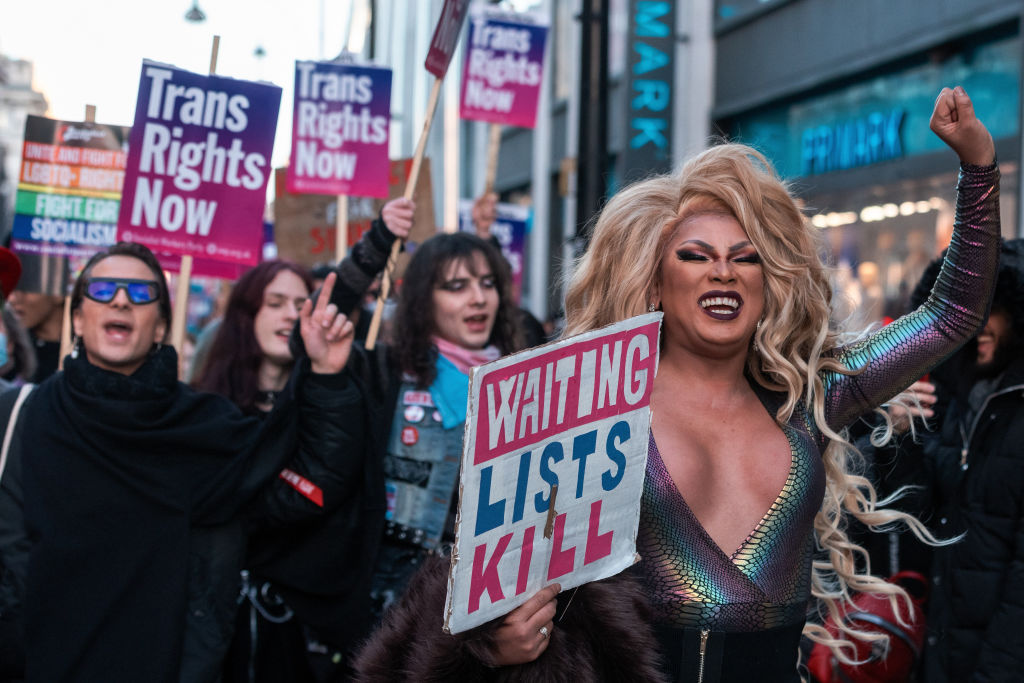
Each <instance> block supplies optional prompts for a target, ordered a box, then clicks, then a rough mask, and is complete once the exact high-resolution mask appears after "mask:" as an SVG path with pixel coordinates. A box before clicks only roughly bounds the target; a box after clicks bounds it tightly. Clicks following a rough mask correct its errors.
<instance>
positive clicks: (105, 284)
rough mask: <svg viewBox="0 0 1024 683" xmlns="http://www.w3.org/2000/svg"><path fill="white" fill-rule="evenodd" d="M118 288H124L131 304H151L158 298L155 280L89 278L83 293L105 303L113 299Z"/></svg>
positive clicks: (158, 293)
mask: <svg viewBox="0 0 1024 683" xmlns="http://www.w3.org/2000/svg"><path fill="white" fill-rule="evenodd" d="M119 289H123V290H124V293H125V294H127V295H128V300H129V301H131V302H132V303H133V304H151V303H153V302H154V301H156V300H157V299H159V298H160V288H159V287H158V286H157V283H156V280H115V279H111V278H104V277H94V278H89V280H88V281H87V282H86V285H85V295H86V296H87V297H89V298H90V299H92V300H93V301H98V302H100V303H101V304H106V303H110V302H111V301H113V300H114V297H115V296H117V290H119Z"/></svg>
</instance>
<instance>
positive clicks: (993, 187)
mask: <svg viewBox="0 0 1024 683" xmlns="http://www.w3.org/2000/svg"><path fill="white" fill-rule="evenodd" d="M931 129H932V130H933V131H934V132H935V134H936V135H938V136H939V137H940V138H941V139H942V140H943V141H944V142H945V143H946V144H947V145H949V146H950V148H952V149H953V151H954V152H956V153H957V155H958V156H959V157H960V181H959V184H958V186H957V201H956V218H955V222H954V227H953V237H952V239H951V241H950V245H949V249H948V250H947V252H946V258H945V261H944V262H943V264H942V269H941V271H940V272H939V277H938V279H937V280H936V282H935V286H934V287H933V288H932V292H931V294H930V295H929V297H928V299H927V300H926V301H925V302H924V304H922V305H921V307H920V308H918V309H917V310H916V311H913V312H911V313H909V314H907V315H905V316H903V317H901V318H899V319H898V320H896V321H895V322H893V323H892V324H890V325H888V326H886V327H884V328H882V329H881V330H879V331H878V332H875V333H874V334H872V335H870V336H869V337H868V338H867V339H865V340H864V341H861V342H859V343H857V344H853V345H851V346H849V347H846V348H844V349H842V350H841V351H840V353H839V357H840V359H841V360H842V361H843V363H844V365H845V366H846V367H848V368H851V369H862V370H861V371H860V372H859V373H858V374H855V375H841V374H838V373H827V374H826V375H825V377H824V380H825V388H826V395H827V397H828V400H827V403H826V406H825V417H826V420H827V421H828V424H829V425H830V426H831V427H832V428H834V429H839V428H842V427H844V426H846V425H847V424H849V423H850V422H851V421H852V420H854V419H855V418H857V417H858V416H860V415H863V414H864V413H866V412H868V411H869V410H871V409H872V408H874V407H875V406H877V405H879V404H880V403H882V402H883V401H885V400H887V399H888V398H890V397H892V396H894V395H896V394H898V393H899V392H901V391H902V390H903V389H905V388H907V387H908V386H910V385H911V384H912V383H913V382H914V381H915V380H917V379H918V378H919V377H921V376H922V375H924V374H925V373H927V372H929V371H930V370H931V369H932V368H933V367H935V366H936V365H938V364H939V363H940V362H942V361H943V360H945V359H946V358H947V357H948V356H949V355H950V354H952V353H953V352H954V351H956V350H957V349H958V348H960V346H961V345H963V344H964V343H965V342H967V341H968V340H969V339H971V338H972V337H974V336H975V335H976V334H977V333H978V331H979V330H980V329H981V327H982V326H983V325H984V323H985V319H986V318H987V317H988V309H989V304H990V302H991V299H992V292H993V289H994V287H995V280H996V274H997V272H998V267H999V241H1000V235H999V169H998V167H997V166H996V165H995V146H994V145H993V143H992V136H991V135H990V134H989V132H988V130H987V129H986V128H985V126H984V124H982V123H981V121H980V120H978V118H977V117H976V116H975V114H974V107H973V105H972V104H971V99H970V97H968V95H967V93H966V92H964V91H963V89H962V88H960V87H957V88H956V89H955V90H950V89H949V88H944V89H943V90H942V92H941V93H939V97H938V99H936V101H935V111H934V112H933V113H932V119H931Z"/></svg>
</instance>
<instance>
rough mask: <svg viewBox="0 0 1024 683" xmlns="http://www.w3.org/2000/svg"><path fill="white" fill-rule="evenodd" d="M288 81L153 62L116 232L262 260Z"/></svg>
mask: <svg viewBox="0 0 1024 683" xmlns="http://www.w3.org/2000/svg"><path fill="white" fill-rule="evenodd" d="M280 106H281V89H280V88H279V87H277V86H276V85H272V84H269V83H254V82H251V81H241V80H236V79H233V78H225V77H223V76H208V75H201V74H196V73H192V72H190V71H185V70H183V69H178V68H176V67H173V66H168V65H166V64H159V63H157V62H152V61H149V60H145V61H144V62H143V63H142V80H141V82H140V84H139V98H138V101H137V102H136V105H135V123H134V125H133V126H132V133H131V138H130V139H129V145H128V164H127V173H126V176H125V181H124V194H123V195H122V197H121V211H120V215H119V217H118V221H117V235H118V239H122V240H127V241H132V242H139V243H140V244H145V245H146V246H148V247H149V248H150V249H152V250H153V251H157V252H164V253H168V254H181V255H182V256H186V255H187V256H194V257H197V258H203V259H208V260H215V261H223V262H227V263H235V264H239V265H255V264H256V263H258V262H259V260H260V257H261V253H262V248H263V209H264V205H265V203H266V195H267V182H268V180H269V179H270V156H271V152H272V150H273V147H274V132H275V129H276V127H277V113H278V109H279V108H280Z"/></svg>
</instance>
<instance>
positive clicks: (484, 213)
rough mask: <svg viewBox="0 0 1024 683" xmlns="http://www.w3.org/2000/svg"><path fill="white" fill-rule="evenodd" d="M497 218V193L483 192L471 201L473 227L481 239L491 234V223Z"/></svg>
mask: <svg viewBox="0 0 1024 683" xmlns="http://www.w3.org/2000/svg"><path fill="white" fill-rule="evenodd" d="M497 218H498V195H497V193H496V192H485V193H484V194H482V195H480V196H479V197H477V198H476V200H475V201H474V202H473V228H474V229H475V230H476V234H477V235H478V236H480V237H482V238H483V239H487V238H489V237H490V236H491V225H493V224H494V221H495V220H496V219H497Z"/></svg>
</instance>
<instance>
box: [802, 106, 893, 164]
mask: <svg viewBox="0 0 1024 683" xmlns="http://www.w3.org/2000/svg"><path fill="white" fill-rule="evenodd" d="M906 115H907V112H906V110H905V109H903V108H899V107H898V108H895V109H890V110H888V111H873V112H871V113H869V114H867V115H864V116H859V117H857V118H854V119H848V120H845V121H839V122H837V123H834V124H832V125H826V126H813V127H811V128H807V129H805V130H804V132H803V134H802V135H801V136H800V175H804V176H809V175H817V174H819V173H828V172H829V171H842V170H846V169H848V168H855V167H857V166H868V165H869V164H874V163H877V162H879V161H886V160H888V159H897V158H899V157H902V156H903V139H902V137H901V136H900V131H901V129H902V127H903V119H904V118H906Z"/></svg>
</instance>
